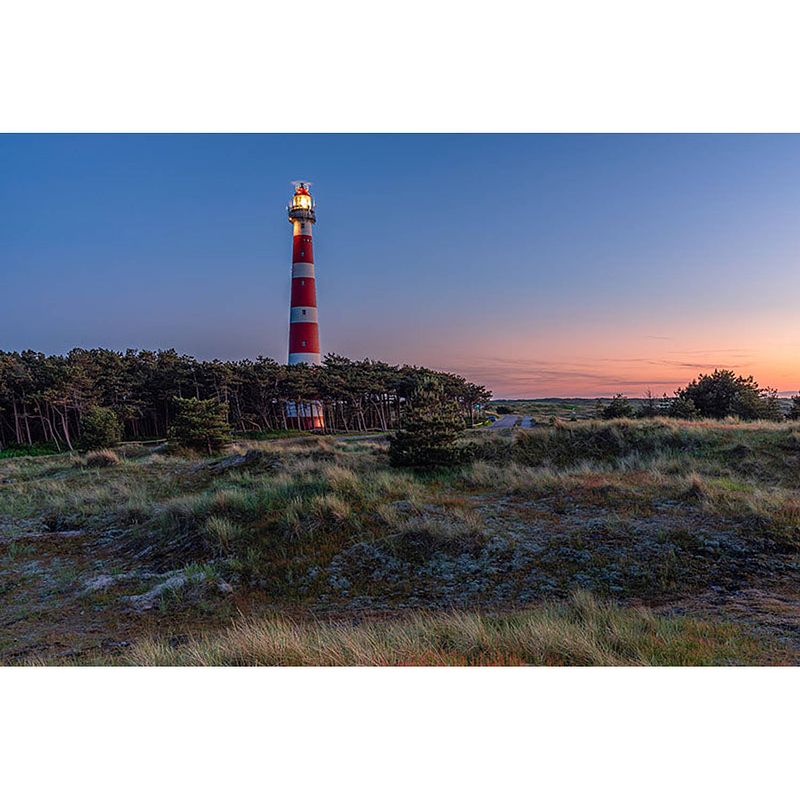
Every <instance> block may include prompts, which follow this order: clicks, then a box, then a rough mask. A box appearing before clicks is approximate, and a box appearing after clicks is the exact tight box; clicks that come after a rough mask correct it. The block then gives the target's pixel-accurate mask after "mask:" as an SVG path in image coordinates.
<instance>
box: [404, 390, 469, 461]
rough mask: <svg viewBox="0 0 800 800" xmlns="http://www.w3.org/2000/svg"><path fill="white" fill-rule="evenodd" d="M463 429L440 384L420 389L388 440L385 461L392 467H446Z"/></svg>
mask: <svg viewBox="0 0 800 800" xmlns="http://www.w3.org/2000/svg"><path fill="white" fill-rule="evenodd" d="M463 430H464V418H463V416H462V414H461V410H460V409H459V407H458V404H457V403H456V402H455V401H453V400H451V399H449V398H448V397H447V395H446V394H445V392H444V390H443V388H442V386H441V384H440V383H439V382H437V381H434V380H431V381H427V382H426V383H424V384H423V385H422V386H420V387H419V388H418V389H417V391H416V392H415V394H414V396H413V397H412V398H411V399H410V400H409V402H408V404H407V406H406V408H405V409H404V411H403V413H402V415H401V417H400V428H399V430H397V431H396V432H395V433H394V434H393V436H392V437H391V439H390V440H389V460H390V462H391V463H392V465H393V466H395V467H447V466H452V465H453V464H455V463H457V461H458V456H459V448H458V445H457V440H458V436H459V434H460V433H461V432H462V431H463Z"/></svg>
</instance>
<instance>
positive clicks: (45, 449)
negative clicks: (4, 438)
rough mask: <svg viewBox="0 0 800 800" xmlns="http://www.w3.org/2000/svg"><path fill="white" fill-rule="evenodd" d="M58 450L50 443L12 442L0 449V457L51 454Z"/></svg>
mask: <svg viewBox="0 0 800 800" xmlns="http://www.w3.org/2000/svg"><path fill="white" fill-rule="evenodd" d="M57 452H58V448H56V446H55V445H52V444H33V445H27V444H14V445H9V446H8V447H6V448H5V449H3V450H0V458H25V457H28V456H51V455H53V454H54V453H57Z"/></svg>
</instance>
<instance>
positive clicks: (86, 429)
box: [81, 406, 122, 450]
mask: <svg viewBox="0 0 800 800" xmlns="http://www.w3.org/2000/svg"><path fill="white" fill-rule="evenodd" d="M121 438H122V425H121V424H120V421H119V418H118V417H117V415H116V414H115V413H114V411H113V409H111V408H103V407H101V406H93V407H92V408H90V409H89V410H88V411H87V412H86V413H85V414H83V416H82V417H81V448H82V449H83V450H100V449H103V448H106V447H114V446H115V445H118V444H119V442H120V439H121Z"/></svg>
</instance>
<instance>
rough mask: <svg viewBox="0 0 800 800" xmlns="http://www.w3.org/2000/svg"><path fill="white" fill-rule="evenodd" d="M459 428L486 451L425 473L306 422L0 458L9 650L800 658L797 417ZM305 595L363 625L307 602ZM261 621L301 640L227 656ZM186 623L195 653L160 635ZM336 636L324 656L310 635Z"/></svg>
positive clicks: (449, 659)
mask: <svg viewBox="0 0 800 800" xmlns="http://www.w3.org/2000/svg"><path fill="white" fill-rule="evenodd" d="M465 444H469V445H471V452H472V455H473V456H474V457H475V460H474V461H473V462H472V463H470V464H467V465H465V466H463V467H460V468H457V469H452V470H448V471H440V472H434V473H415V472H412V471H403V470H396V469H392V468H391V467H390V466H389V464H388V459H387V455H386V445H385V443H383V442H380V441H353V440H351V441H347V440H338V441H337V440H332V439H317V438H315V437H297V438H295V439H288V440H280V441H264V442H246V443H245V442H242V443H239V444H236V445H234V446H232V447H231V448H229V450H228V451H227V452H226V453H224V454H223V455H222V456H221V457H218V458H214V459H209V458H202V457H198V456H194V455H192V454H189V453H183V454H174V453H169V452H168V451H165V450H158V451H153V450H152V449H148V448H146V447H143V446H141V445H136V446H128V447H122V448H118V449H117V450H116V451H114V452H113V453H99V454H94V455H90V456H79V455H55V456H41V457H35V458H11V459H5V460H3V461H2V462H0V598H1V599H2V600H3V605H2V606H0V630H2V633H0V659H5V660H12V661H13V660H18V659H28V658H40V657H41V658H44V659H47V660H49V659H52V658H55V659H56V660H58V659H60V658H66V659H73V658H78V659H79V660H80V659H83V660H89V661H91V660H98V659H101V660H102V659H103V658H106V657H108V658H110V659H111V660H112V661H113V662H114V663H118V662H119V660H120V658H121V656H120V653H122V652H124V653H128V654H130V655H131V657H133V658H134V659H139V660H141V661H142V662H143V663H150V661H151V660H153V659H155V660H158V658H161V656H157V655H156V654H157V653H160V652H161V653H164V655H163V658H165V659H167V660H169V659H179V660H180V659H184V660H185V659H189V660H192V659H196V660H198V662H202V663H205V662H206V660H209V661H210V663H217V661H215V659H221V660H222V661H224V662H225V663H253V662H255V663H262V662H263V663H283V660H287V661H290V662H291V663H322V662H324V663H355V662H351V661H348V659H353V658H357V657H358V658H361V657H362V656H363V658H364V659H366V661H364V662H358V663H401V662H402V663H516V661H521V662H524V663H551V661H552V663H610V662H613V663H622V661H624V663H640V662H641V663H723V662H724V663H727V662H728V661H733V662H736V663H753V662H755V661H759V660H760V661H763V662H764V663H772V662H773V661H774V660H775V659H776V656H775V653H776V652H790V653H793V654H794V655H793V656H792V657H793V658H797V654H798V651H800V613H799V612H798V609H800V599H799V598H798V589H797V588H796V587H798V586H800V583H798V577H800V562H799V560H798V553H800V426H798V425H797V424H777V423H750V424H741V423H734V422H724V423H710V422H699V423H698V422H676V421H670V420H654V421H617V422H589V421H586V422H574V423H557V424H556V425H554V426H541V427H538V428H534V429H532V430H530V431H515V432H513V433H512V432H510V431H509V432H505V433H502V432H501V433H493V432H490V431H476V432H474V433H472V434H470V435H468V436H467V437H466V440H465ZM576 591H577V592H579V593H587V592H588V593H591V595H592V596H594V597H596V598H599V599H598V601H597V602H598V603H599V604H600V605H597V607H596V608H597V611H596V615H597V619H600V618H601V617H603V615H605V619H606V623H604V625H605V627H603V625H599V623H598V624H597V625H595V624H594V623H593V625H589V626H588V627H587V625H588V623H587V620H588V619H589V617H588V616H586V615H585V614H584V615H583V616H581V614H582V613H583V612H581V611H580V608H586V607H588V605H587V604H588V603H589V602H590V601H588V600H586V597H585V594H581V595H580V597H583V598H584V599H583V600H581V601H580V602H579V603H577V605H575V603H573V604H570V602H569V600H568V598H570V597H572V596H573V595H574V594H575V592H576ZM559 602H560V603H561V605H559V604H558V603H559ZM576 602H577V601H576ZM543 603H545V604H548V603H550V604H551V605H545V606H542V604H543ZM552 603H555V605H552ZM581 603H582V604H583V605H581ZM641 606H649V607H651V608H653V609H655V610H656V612H657V613H656V614H655V616H648V614H649V613H650V612H643V611H640V610H634V609H636V608H639V607H641ZM450 609H461V611H459V612H452V613H450V615H449V616H448V613H445V612H448V610H450ZM576 609H578V610H576ZM661 611H663V614H662V613H661ZM295 612H297V613H295ZM309 612H310V613H313V614H315V615H317V616H322V617H327V616H328V615H330V614H333V615H335V616H336V617H337V618H342V619H351V620H354V619H358V620H366V622H364V623H362V624H359V625H358V626H356V627H352V626H348V625H340V626H333V627H331V626H329V625H327V624H321V626H320V627H319V628H318V629H316V628H315V627H314V626H313V625H311V624H309V623H307V622H297V621H292V620H303V619H306V618H307V617H308V614H309ZM387 612H389V614H390V616H391V617H392V621H391V622H380V621H377V619H381V618H382V617H383V616H385V615H386V613H387ZM431 612H434V615H433V616H430V613H431ZM507 612H510V613H511V616H508V615H507ZM276 614H277V616H276ZM287 614H288V616H287ZM442 614H444V615H443V616H442ZM265 615H266V616H265ZM576 615H577V616H576ZM614 615H619V616H614ZM612 618H613V619H614V620H616V621H615V622H614V623H613V625H617V626H619V625H623V623H624V624H630V625H631V626H633V628H636V626H637V625H638V626H640V628H641V629H642V630H643V631H644V632H643V633H642V634H641V636H639V637H638V639H637V641H638V642H639V643H638V644H637V645H636V646H635V647H633V646H632V649H630V648H629V649H627V650H626V649H625V648H622V649H621V650H620V649H619V648H617V649H615V646H612V645H613V642H614V641H618V640H616V639H613V637H612V639H613V641H612V640H609V639H607V638H604V636H605V634H604V633H603V632H604V631H606V632H607V631H608V630H610V629H611V627H613V625H612V623H611V620H612ZM592 619H594V617H592ZM234 620H236V624H235V625H234V626H233V627H230V626H231V624H232V623H233V621H234ZM242 620H246V621H242ZM626 620H627V622H626ZM648 620H649V621H648ZM701 620H706V621H701ZM556 621H558V625H556ZM718 624H722V626H723V627H722V628H720V629H718V628H716V627H715V626H716V625H718ZM548 625H550V626H551V627H550V628H548ZM559 625H560V626H561V628H560V630H561V631H562V633H563V635H564V638H563V641H562V644H560V645H558V646H556V642H557V640H558V637H557V636H555V633H553V635H552V636H550V634H546V631H547V630H551V631H554V630H556V628H559ZM728 625H733V627H725V626H728ZM264 626H266V627H264ZM553 626H555V627H553ZM642 626H643V627H642ZM648 626H649V627H648ZM704 626H705V627H704ZM534 629H535V631H537V632H536V633H535V635H534V634H533V633H531V631H533V630H534ZM199 631H203V632H204V633H203V634H202V635H201V634H200V633H199ZM247 631H250V634H248V633H247ZM258 631H262V632H263V631H269V632H270V633H269V634H267V633H265V634H264V636H265V637H266V639H264V642H268V641H270V637H272V639H276V640H277V641H286V642H289V641H290V640H291V641H295V642H297V641H302V642H304V644H303V646H302V648H301V649H300V650H297V649H291V648H290V649H289V650H287V651H286V652H284V653H280V652H278V651H277V650H274V648H273V649H270V647H272V646H271V645H268V644H264V647H265V648H266V649H265V650H264V653H271V655H263V656H262V655H258V652H256V651H250V650H247V648H244V649H241V655H236V652H237V647H239V645H237V644H234V643H235V642H239V643H240V644H241V642H242V641H250V639H248V636H251V639H252V641H256V640H257V639H259V636H260V634H259V635H256V634H257V632H258ZM403 631H406V634H404V633H403ZM448 631H449V632H448ZM459 631H462V633H459ZM468 631H476V632H480V636H479V637H478V639H477V640H476V642H477V643H475V642H473V644H470V645H467V644H464V643H465V642H467V641H468V640H469V637H468V636H466V634H465V633H464V632H468ZM524 631H527V632H528V633H527V634H524V633H523V632H524ZM737 631H738V633H737ZM187 634H188V635H189V636H190V637H192V639H193V645H192V647H193V648H195V649H193V650H191V652H190V648H183V647H182V648H178V650H174V648H172V649H171V648H167V649H166V650H164V647H165V645H164V644H163V641H164V638H163V637H164V636H167V637H173V638H174V637H176V636H177V637H178V638H179V639H180V640H181V641H183V638H184V637H185V636H186V635H187ZM290 634H291V635H290ZM412 634H413V635H412ZM404 635H407V636H408V637H411V638H409V639H408V641H407V647H405V649H402V648H401V649H400V650H397V651H396V653H395V655H392V648H397V647H400V645H401V643H402V641H404V640H403V636H404ZM475 635H476V636H478V633H476V634H475ZM449 636H452V637H454V639H453V640H454V641H458V642H459V643H460V644H459V645H458V646H457V647H456V648H455V649H453V650H448V648H447V646H445V645H444V644H442V643H443V642H445V643H446V642H447V641H449V639H448V637H449ZM526 636H527V637H528V638H527V639H526ZM242 637H244V639H243V638H242ZM442 637H443V638H442ZM548 637H549V638H548ZM554 637H555V638H554ZM582 637H583V638H582ZM634 638H636V637H634ZM322 640H324V641H325V642H327V643H328V644H326V647H329V648H330V650H325V651H324V652H325V653H329V655H330V658H331V659H332V660H331V661H330V662H328V661H325V658H327V657H328V656H325V655H324V654H322V655H321V654H320V652H318V651H315V650H314V647H313V646H311V644H310V642H313V641H322ZM559 641H561V640H559ZM581 641H583V642H585V643H586V649H585V650H583V651H582V650H581V649H580V647H577V645H576V647H577V649H575V647H573V644H575V643H576V642H578V643H579V642H581ZM145 642H146V643H147V644H144V643H145ZM382 642H383V644H381V643H382ZM570 642H572V643H573V644H570ZM647 642H650V644H646V643H647ZM680 642H684V644H683V645H682V644H680ZM687 642H689V643H688V644H687ZM691 642H694V644H693V645H692V644H691ZM698 642H699V644H698ZM753 642H762V643H763V645H759V646H758V647H756V646H755V645H753ZM262 643H263V642H262ZM548 643H549V644H548ZM590 643H591V644H590ZM659 643H661V644H659ZM307 645H308V647H309V648H310V649H304V648H306V646H307ZM473 645H474V646H473ZM656 645H658V647H657V646H656ZM662 645H663V646H662ZM254 646H255V645H254ZM259 646H260V645H259ZM297 646H299V645H297ZM292 647H293V648H295V645H292ZM753 647H756V649H755V650H753V649H752V648H753ZM759 647H761V650H759V649H758V648H759ZM148 648H149V649H148ZM197 648H200V650H202V652H203V653H205V654H206V655H202V656H201V655H198V654H199V653H200V650H198V649H197ZM382 648H383V649H382ZM537 648H540V649H537ZM559 648H561V649H559ZM648 648H649V649H648ZM117 650H119V652H117ZM173 650H174V652H173ZM301 651H302V653H304V654H302V653H301ZM259 652H260V651H259ZM582 652H583V653H584V655H581V653H582ZM356 653H361V655H359V656H356V655H354V654H356ZM400 653H402V656H401V655H398V654H400ZM681 653H683V655H681ZM758 653H760V655H759V654H758ZM559 654H560V655H559ZM585 654H591V655H585ZM269 659H275V660H276V661H274V662H273V661H270V660H269ZM292 659H295V660H294V661H293V660H292ZM504 659H505V661H504ZM625 659H628V660H627V661H625ZM682 659H684V660H682ZM778 660H780V658H778Z"/></svg>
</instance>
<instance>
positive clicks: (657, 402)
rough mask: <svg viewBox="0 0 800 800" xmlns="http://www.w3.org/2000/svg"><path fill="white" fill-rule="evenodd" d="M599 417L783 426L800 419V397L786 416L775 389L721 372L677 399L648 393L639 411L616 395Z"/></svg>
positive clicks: (600, 408) (691, 386)
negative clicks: (761, 422) (785, 421)
mask: <svg viewBox="0 0 800 800" xmlns="http://www.w3.org/2000/svg"><path fill="white" fill-rule="evenodd" d="M596 414H597V416H598V417H602V418H604V419H618V418H621V417H644V418H646V417H657V416H664V417H675V418H677V419H701V418H710V419H725V418H726V417H738V418H739V419H742V420H757V419H763V420H772V421H775V422H779V421H781V420H783V419H787V418H788V419H800V395H797V396H795V397H793V398H791V407H790V409H789V410H788V412H787V413H784V410H783V408H782V407H781V403H780V401H779V399H778V393H777V391H776V390H775V389H772V388H770V387H762V386H759V384H758V382H757V381H756V380H755V378H753V376H752V375H748V376H744V375H736V374H735V373H734V372H732V371H731V370H726V369H717V370H714V372H713V373H711V374H710V375H705V374H701V375H699V376H698V377H697V378H695V379H694V380H693V381H691V382H690V383H688V384H687V385H686V386H684V387H683V388H681V389H678V391H677V392H675V395H674V396H673V397H668V396H667V395H664V396H663V397H661V398H656V397H653V395H652V394H650V393H649V392H648V394H647V397H645V399H644V400H643V401H642V403H641V404H640V405H639V408H638V409H636V408H634V406H633V404H632V403H631V402H630V401H629V400H628V398H627V397H625V395H622V394H618V395H615V396H614V397H613V398H612V400H611V401H610V402H609V403H608V404H606V405H604V404H603V403H601V402H600V401H598V403H597V412H596Z"/></svg>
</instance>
